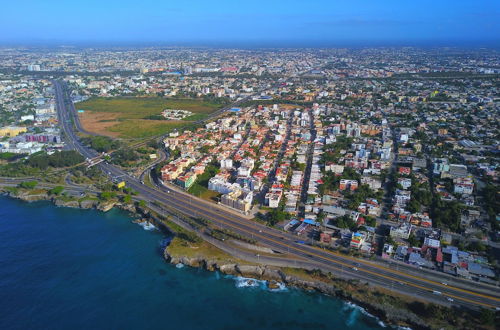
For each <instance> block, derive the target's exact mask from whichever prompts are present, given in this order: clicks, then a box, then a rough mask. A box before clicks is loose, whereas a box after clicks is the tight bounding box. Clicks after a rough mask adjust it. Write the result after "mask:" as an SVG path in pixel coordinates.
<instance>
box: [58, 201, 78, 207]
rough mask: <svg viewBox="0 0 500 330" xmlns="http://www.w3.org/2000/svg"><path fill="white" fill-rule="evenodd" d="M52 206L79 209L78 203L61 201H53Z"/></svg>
mask: <svg viewBox="0 0 500 330" xmlns="http://www.w3.org/2000/svg"><path fill="white" fill-rule="evenodd" d="M54 204H55V205H56V206H62V207H73V208H79V207H80V203H79V202H78V201H65V200H62V199H55V200H54Z"/></svg>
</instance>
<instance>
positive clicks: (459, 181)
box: [453, 178, 474, 195]
mask: <svg viewBox="0 0 500 330" xmlns="http://www.w3.org/2000/svg"><path fill="white" fill-rule="evenodd" d="M453 183H454V186H453V192H454V193H455V194H468V195H471V194H472V192H473V191H474V181H473V180H472V178H456V179H453Z"/></svg>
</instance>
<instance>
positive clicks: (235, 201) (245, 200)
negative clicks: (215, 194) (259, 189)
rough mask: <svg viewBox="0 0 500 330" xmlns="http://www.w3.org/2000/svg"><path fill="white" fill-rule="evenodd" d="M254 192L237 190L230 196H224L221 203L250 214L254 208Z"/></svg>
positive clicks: (229, 194)
mask: <svg viewBox="0 0 500 330" xmlns="http://www.w3.org/2000/svg"><path fill="white" fill-rule="evenodd" d="M252 202H253V192H251V191H243V190H241V189H240V190H235V191H232V192H230V193H228V194H225V195H222V197H221V203H222V204H223V205H226V206H229V207H231V208H233V209H236V210H239V211H242V212H248V211H250V209H251V208H252Z"/></svg>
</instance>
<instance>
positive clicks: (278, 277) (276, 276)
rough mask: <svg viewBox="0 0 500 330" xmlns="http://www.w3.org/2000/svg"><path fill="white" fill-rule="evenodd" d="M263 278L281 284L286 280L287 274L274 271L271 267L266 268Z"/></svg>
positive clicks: (277, 270)
mask: <svg viewBox="0 0 500 330" xmlns="http://www.w3.org/2000/svg"><path fill="white" fill-rule="evenodd" d="M262 276H263V277H264V278H265V279H267V280H274V281H278V282H281V281H283V280H284V279H285V274H283V272H282V271H281V270H279V269H273V268H270V267H266V268H265V269H264V272H263V274H262Z"/></svg>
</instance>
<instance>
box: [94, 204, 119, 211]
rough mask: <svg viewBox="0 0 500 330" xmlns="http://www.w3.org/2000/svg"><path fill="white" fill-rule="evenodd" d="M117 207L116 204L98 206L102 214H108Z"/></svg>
mask: <svg viewBox="0 0 500 330" xmlns="http://www.w3.org/2000/svg"><path fill="white" fill-rule="evenodd" d="M114 206H115V202H109V203H101V204H99V206H97V209H98V210H99V211H102V212H108V211H109V210H111V209H112V208H113V207H114Z"/></svg>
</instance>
